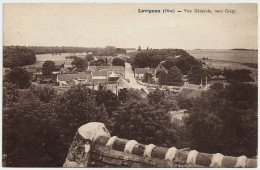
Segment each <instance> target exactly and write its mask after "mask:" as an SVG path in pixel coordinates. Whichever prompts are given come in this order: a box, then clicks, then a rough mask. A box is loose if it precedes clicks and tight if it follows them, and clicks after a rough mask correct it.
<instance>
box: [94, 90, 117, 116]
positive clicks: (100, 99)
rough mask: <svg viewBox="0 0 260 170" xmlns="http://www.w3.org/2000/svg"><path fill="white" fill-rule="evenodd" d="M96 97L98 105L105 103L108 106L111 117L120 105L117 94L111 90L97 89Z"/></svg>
mask: <svg viewBox="0 0 260 170" xmlns="http://www.w3.org/2000/svg"><path fill="white" fill-rule="evenodd" d="M95 99H96V102H97V105H98V106H102V105H104V106H105V107H106V110H107V112H108V115H109V117H111V115H112V112H113V111H115V110H116V109H117V107H118V106H119V101H118V100H117V96H116V95H115V94H114V93H113V92H112V91H110V90H98V91H95Z"/></svg>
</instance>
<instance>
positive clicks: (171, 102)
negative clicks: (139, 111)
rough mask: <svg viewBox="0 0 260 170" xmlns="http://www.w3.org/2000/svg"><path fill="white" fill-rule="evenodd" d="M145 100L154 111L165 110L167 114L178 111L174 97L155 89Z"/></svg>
mask: <svg viewBox="0 0 260 170" xmlns="http://www.w3.org/2000/svg"><path fill="white" fill-rule="evenodd" d="M147 98H148V103H149V104H150V105H153V106H154V107H155V108H156V109H160V108H161V109H164V110H166V111H167V112H169V111H174V110H178V109H179V107H178V102H177V100H176V97H175V96H174V95H173V94H171V93H167V92H164V91H161V90H159V89H157V90H155V91H153V92H151V93H149V94H148V96H147Z"/></svg>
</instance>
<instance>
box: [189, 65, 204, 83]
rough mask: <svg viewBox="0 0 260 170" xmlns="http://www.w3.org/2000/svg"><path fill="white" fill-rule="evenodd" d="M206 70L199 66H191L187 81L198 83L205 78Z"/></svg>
mask: <svg viewBox="0 0 260 170" xmlns="http://www.w3.org/2000/svg"><path fill="white" fill-rule="evenodd" d="M206 76H207V72H206V71H205V70H203V68H202V67H200V66H193V67H191V70H190V71H189V72H188V82H190V83H194V84H200V83H201V81H203V80H205V79H206Z"/></svg>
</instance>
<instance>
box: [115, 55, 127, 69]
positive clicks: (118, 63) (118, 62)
mask: <svg viewBox="0 0 260 170" xmlns="http://www.w3.org/2000/svg"><path fill="white" fill-rule="evenodd" d="M112 65H113V66H123V67H125V61H124V60H123V59H121V58H118V57H116V58H114V59H113V61H112Z"/></svg>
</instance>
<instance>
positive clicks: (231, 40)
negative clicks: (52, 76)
mask: <svg viewBox="0 0 260 170" xmlns="http://www.w3.org/2000/svg"><path fill="white" fill-rule="evenodd" d="M139 9H140V10H147V9H149V10H160V11H161V13H139V12H138V10H139ZM163 9H171V10H172V9H174V10H175V13H162V10H163ZM184 9H189V10H191V11H192V13H185V12H184ZM195 9H200V10H203V9H205V10H206V9H210V10H211V11H212V13H195V12H194V10H195ZM215 10H223V12H222V13H216V12H214V11H215ZM225 10H236V13H235V14H231V13H226V12H225ZM177 11H182V12H179V13H178V12H177ZM3 17H4V18H3V19H4V21H3V32H4V41H3V42H4V45H6V46H7V45H20V46H22V45H25V46H79V47H105V46H116V47H120V48H138V46H141V47H142V48H146V47H149V48H182V49H232V48H247V49H257V48H258V38H257V37H258V28H257V22H258V12H257V4H252V3H251V4H245V3H244V4H241V3H240V4H212V3H211V4H210V3H208V4H198V3H196V4H190V3H188V4H178V3H172V4H130V3H128V4H94V3H92V4H65V3H64V4H50V3H49V4H47V3H45V4H29V3H28V4H4V16H3Z"/></svg>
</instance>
